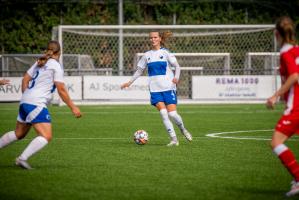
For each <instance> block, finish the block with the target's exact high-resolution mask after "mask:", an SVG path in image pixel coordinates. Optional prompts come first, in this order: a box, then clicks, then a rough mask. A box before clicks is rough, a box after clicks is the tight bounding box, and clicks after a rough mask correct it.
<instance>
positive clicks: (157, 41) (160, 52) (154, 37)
mask: <svg viewBox="0 0 299 200" xmlns="http://www.w3.org/2000/svg"><path fill="white" fill-rule="evenodd" d="M171 35H172V33H171V32H168V31H167V32H162V33H159V32H157V31H152V32H150V33H149V39H150V42H151V46H152V49H151V50H150V51H147V52H146V53H145V55H144V56H142V58H141V59H140V60H139V62H138V64H137V70H136V72H135V73H134V75H133V77H132V78H131V80H130V81H128V82H126V83H124V84H122V85H121V88H122V89H124V88H126V87H129V86H130V85H131V84H132V83H133V82H134V81H135V80H136V79H137V78H138V77H139V76H141V75H142V73H143V71H144V70H145V68H146V67H147V69H148V75H149V89H150V95H151V104H152V105H153V106H155V107H156V108H157V109H158V110H159V112H160V115H161V117H162V121H163V123H164V126H165V128H166V130H167V132H168V134H169V136H170V138H171V141H170V143H169V144H168V145H167V146H178V145H179V142H178V139H177V136H176V133H175V131H174V128H173V125H172V123H171V121H170V119H169V118H171V119H172V120H173V121H174V123H175V124H176V125H177V126H178V127H179V129H180V130H181V133H182V134H183V135H184V136H185V138H186V139H187V140H188V141H191V140H192V136H191V134H190V133H189V132H188V131H187V129H186V128H185V127H184V123H183V120H182V118H181V116H180V115H179V114H178V113H177V111H176V104H177V96H176V85H177V84H178V82H179V78H180V66H179V64H178V62H177V60H176V58H175V56H174V55H173V54H172V53H170V52H169V51H168V50H167V49H165V48H164V47H163V46H165V42H166V39H167V38H169V37H170V36H171ZM171 66H173V67H175V75H174V74H173V72H172V70H171V68H170V67H171Z"/></svg>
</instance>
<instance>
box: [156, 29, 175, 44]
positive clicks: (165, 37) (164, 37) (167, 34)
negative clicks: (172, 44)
mask: <svg viewBox="0 0 299 200" xmlns="http://www.w3.org/2000/svg"><path fill="white" fill-rule="evenodd" d="M159 36H160V37H161V46H163V47H166V42H167V40H168V38H170V37H171V36H172V32H171V31H164V32H159Z"/></svg>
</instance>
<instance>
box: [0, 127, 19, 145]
mask: <svg viewBox="0 0 299 200" xmlns="http://www.w3.org/2000/svg"><path fill="white" fill-rule="evenodd" d="M17 140H18V138H17V136H16V133H15V132H14V131H9V132H7V133H5V134H4V135H3V136H2V137H1V138H0V148H3V147H5V146H7V145H9V144H10V143H12V142H14V141H17Z"/></svg>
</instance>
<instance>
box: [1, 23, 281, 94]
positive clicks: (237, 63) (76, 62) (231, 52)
mask: <svg viewBox="0 0 299 200" xmlns="http://www.w3.org/2000/svg"><path fill="white" fill-rule="evenodd" d="M273 29H274V25H215V26H214V25H202V26H201V25H181V26H171V25H169V26H168V25H167V26H155V25H143V26H142V25H140V26H137V25H136V26H117V25H116V26H59V27H58V28H56V29H54V30H57V31H53V37H52V38H53V39H57V40H59V41H60V43H61V44H62V53H63V54H62V55H63V56H61V63H63V67H64V70H65V73H66V75H69V76H75V75H115V76H117V75H127V76H131V75H132V74H133V73H134V71H135V67H136V63H137V61H138V59H139V58H140V55H141V54H142V53H144V52H146V51H148V50H150V48H151V47H150V42H149V32H150V31H153V30H155V31H157V30H158V31H166V30H167V31H171V32H172V33H173V36H172V37H171V38H170V39H169V41H168V42H167V46H166V48H168V49H169V50H170V51H171V52H173V53H175V54H176V57H177V59H178V62H179V64H180V66H181V67H182V69H183V70H182V73H181V83H180V86H179V88H178V95H179V96H181V97H186V98H188V97H190V91H191V77H192V76H193V75H203V76H204V75H267V74H273V69H275V68H276V67H277V66H278V63H277V62H278V61H277V60H278V57H279V56H278V54H275V52H276V49H277V47H276V43H275V39H274V33H273ZM256 52H258V53H262V52H264V53H265V54H261V55H257V54H254V53H256ZM267 52H270V54H271V53H274V54H273V55H274V57H273V55H272V54H271V55H272V56H270V57H269V55H268V54H267ZM38 56H40V55H32V54H26V55H2V57H1V58H2V62H1V73H2V76H21V75H22V74H23V73H24V72H25V71H26V69H27V68H28V67H29V66H31V65H32V63H33V62H34V61H35V60H36V58H37V57H38ZM273 58H274V59H273ZM273 60H275V62H271V61H273Z"/></svg>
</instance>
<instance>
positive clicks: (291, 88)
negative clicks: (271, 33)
mask: <svg viewBox="0 0 299 200" xmlns="http://www.w3.org/2000/svg"><path fill="white" fill-rule="evenodd" d="M275 34H276V39H277V41H278V43H279V44H280V46H281V49H280V69H279V70H280V76H281V81H282V85H281V87H280V88H279V89H278V90H277V91H276V92H275V93H274V94H273V96H271V97H270V98H268V99H267V107H268V108H273V107H274V104H275V103H276V102H277V100H278V99H279V97H283V98H284V100H285V102H286V109H285V111H284V113H283V115H282V116H281V118H280V119H279V121H278V122H277V124H276V127H275V130H274V133H273V136H272V140H271V147H272V149H273V152H274V153H275V154H276V155H277V156H278V158H279V159H280V160H281V162H282V164H283V165H284V166H285V168H287V170H288V171H289V173H290V174H291V175H292V176H293V178H294V180H293V181H292V187H291V190H290V191H289V192H287V193H286V195H287V196H294V195H296V194H299V164H298V162H297V160H296V158H295V156H294V154H293V153H292V151H291V150H290V149H289V148H288V147H287V146H286V145H285V144H284V143H285V141H286V140H288V139H289V138H290V137H291V136H292V135H293V134H295V133H299V83H298V80H299V46H297V45H296V40H295V25H294V23H293V21H292V20H291V19H290V18H289V17H281V18H279V19H278V20H277V22H276V30H275Z"/></svg>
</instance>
